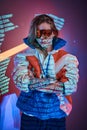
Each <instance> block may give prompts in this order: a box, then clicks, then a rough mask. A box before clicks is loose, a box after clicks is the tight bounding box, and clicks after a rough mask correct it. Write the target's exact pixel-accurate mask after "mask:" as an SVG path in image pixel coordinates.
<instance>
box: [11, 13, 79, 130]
mask: <svg viewBox="0 0 87 130" xmlns="http://www.w3.org/2000/svg"><path fill="white" fill-rule="evenodd" d="M24 42H25V43H26V44H27V45H28V46H29V49H28V50H26V51H24V52H23V53H20V54H17V55H16V57H15V59H14V65H15V66H14V68H15V69H14V72H13V79H14V82H15V85H16V86H17V87H18V88H19V89H20V90H21V93H20V95H19V98H18V101H17V107H18V108H19V109H20V110H21V112H22V116H21V130H66V123H65V122H66V117H67V116H68V115H69V114H70V112H71V109H72V98H71V94H72V93H74V92H76V90H77V82H78V60H77V58H76V57H75V56H73V55H71V54H69V53H68V52H66V51H64V50H62V49H61V48H62V47H63V46H64V45H65V44H66V41H65V40H63V39H61V38H59V37H58V30H57V28H56V26H55V24H54V20H53V19H52V18H51V17H50V16H48V15H46V14H42V15H38V16H36V17H35V18H34V19H33V20H32V22H31V27H30V31H29V36H28V37H27V38H25V39H24Z"/></svg>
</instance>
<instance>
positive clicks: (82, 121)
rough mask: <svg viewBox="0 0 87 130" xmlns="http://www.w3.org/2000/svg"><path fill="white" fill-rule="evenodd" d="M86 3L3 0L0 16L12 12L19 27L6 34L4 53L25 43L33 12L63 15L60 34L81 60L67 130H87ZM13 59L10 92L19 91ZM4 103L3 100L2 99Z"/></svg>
mask: <svg viewBox="0 0 87 130" xmlns="http://www.w3.org/2000/svg"><path fill="white" fill-rule="evenodd" d="M86 8H87V5H86V3H85V1H84V0H81V1H79V0H44V1H41V0H31V1H30V0H15V1H14V0H0V15H5V14H10V13H12V14H13V17H12V18H11V21H12V22H13V23H14V24H17V25H18V26H19V27H18V28H17V29H15V30H13V31H9V32H6V33H5V40H4V42H3V44H2V47H1V50H2V52H5V51H6V50H8V49H11V48H13V47H15V46H17V45H20V44H21V43H23V41H22V39H23V38H24V37H26V36H27V35H28V31H29V26H30V22H31V20H32V18H33V17H34V14H37V13H41V14H42V13H50V14H54V15H57V16H58V17H63V18H64V19H65V25H64V27H63V29H62V30H61V31H60V33H59V36H60V37H62V38H64V39H65V40H66V41H67V45H66V48H65V49H66V50H67V51H69V52H70V53H72V54H74V55H76V56H77V58H78V60H79V74H80V78H79V82H78V90H77V92H76V93H74V94H73V95H72V98H73V110H72V112H71V114H70V115H69V117H68V118H67V130H87V113H86V112H87V102H86V100H87V96H86V95H87V85H86V77H87V76H86V75H87V70H86V66H87V60H86V58H87V49H86V48H87V45H86V44H87V32H86V31H87V13H86V12H87V10H86ZM13 58H14V56H12V57H11V60H10V63H9V65H8V68H7V76H8V77H10V78H11V80H10V83H9V92H8V93H7V94H4V95H3V96H2V97H0V98H1V99H3V97H4V96H6V95H9V94H11V93H16V94H17V95H18V94H19V90H18V89H17V88H16V87H15V86H14V83H13V81H12V77H11V72H12V69H13ZM1 102H2V100H1Z"/></svg>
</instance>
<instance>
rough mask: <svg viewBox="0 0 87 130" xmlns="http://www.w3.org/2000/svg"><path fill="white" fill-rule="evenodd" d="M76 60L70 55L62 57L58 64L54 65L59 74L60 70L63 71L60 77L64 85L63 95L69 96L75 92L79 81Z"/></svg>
mask: <svg viewBox="0 0 87 130" xmlns="http://www.w3.org/2000/svg"><path fill="white" fill-rule="evenodd" d="M78 65H79V62H78V59H77V57H76V56H74V55H71V54H66V55H64V56H63V57H62V58H61V59H60V60H59V61H58V63H56V67H57V70H56V72H57V73H59V72H60V71H61V70H65V72H64V73H62V74H63V75H62V76H60V77H61V79H60V80H61V81H63V83H64V93H65V95H71V94H72V93H74V92H76V90H77V83H78V79H79V69H78Z"/></svg>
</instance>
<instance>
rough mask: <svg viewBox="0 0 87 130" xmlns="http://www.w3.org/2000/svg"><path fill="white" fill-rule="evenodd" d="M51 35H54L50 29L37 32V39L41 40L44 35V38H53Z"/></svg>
mask: <svg viewBox="0 0 87 130" xmlns="http://www.w3.org/2000/svg"><path fill="white" fill-rule="evenodd" d="M51 34H52V30H51V29H48V30H45V29H44V30H39V29H38V30H37V32H36V37H37V38H40V37H41V36H42V35H44V36H46V37H49V36H51Z"/></svg>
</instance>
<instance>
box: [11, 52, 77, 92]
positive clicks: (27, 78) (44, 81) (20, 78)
mask: <svg viewBox="0 0 87 130" xmlns="http://www.w3.org/2000/svg"><path fill="white" fill-rule="evenodd" d="M68 56H69V55H68ZM69 57H70V58H68V60H67V57H63V58H64V59H66V61H64V63H65V62H68V63H69V64H66V65H65V66H64V68H65V69H66V74H65V75H66V77H67V78H68V81H66V82H64V83H63V82H59V81H58V80H56V79H55V78H36V77H34V74H33V71H31V70H29V69H28V65H29V62H28V61H27V60H26V56H25V55H23V54H18V55H17V56H16V57H15V62H14V64H15V67H14V68H15V69H14V71H13V79H14V83H15V85H16V86H17V87H18V88H19V89H20V90H21V91H25V92H29V90H32V91H33V90H38V91H42V92H48V93H56V94H58V93H63V94H65V95H70V94H72V93H73V92H75V91H76V90H77V82H78V68H77V66H78V61H77V58H76V57H74V56H72V55H70V56H69ZM57 66H58V65H57ZM57 71H58V70H57Z"/></svg>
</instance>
